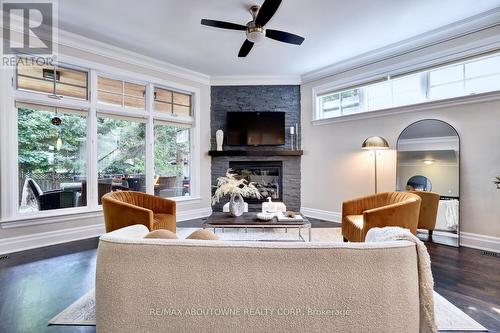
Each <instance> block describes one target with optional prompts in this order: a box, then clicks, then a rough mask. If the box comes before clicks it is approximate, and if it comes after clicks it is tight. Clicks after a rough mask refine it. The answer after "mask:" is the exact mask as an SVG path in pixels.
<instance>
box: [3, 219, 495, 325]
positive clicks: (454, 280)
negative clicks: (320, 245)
mask: <svg viewBox="0 0 500 333" xmlns="http://www.w3.org/2000/svg"><path fill="white" fill-rule="evenodd" d="M311 222H312V224H313V227H316V228H317V227H336V226H339V225H338V224H332V223H325V222H321V221H318V220H313V221H311ZM201 223H202V221H201V220H193V221H186V222H179V226H183V227H198V226H200V225H201ZM97 243H98V241H97V239H95V238H94V239H88V240H82V241H77V242H72V243H66V244H61V245H54V246H50V247H45V248H42V249H35V250H28V251H23V252H18V253H13V254H10V255H9V256H8V258H6V259H2V260H0V333H31V332H33V333H66V332H68V333H73V332H81V333H90V332H95V331H96V330H95V327H93V326H48V325H47V321H48V320H49V319H51V318H52V317H53V316H55V315H56V314H58V313H59V312H60V311H62V310H63V309H65V308H66V307H67V306H68V305H70V304H71V303H73V302H74V301H75V300H77V299H78V298H79V297H81V296H82V295H83V294H85V293H86V292H87V291H88V290H90V289H91V288H93V286H94V276H95V256H96V250H95V249H96V247H97ZM426 244H427V247H428V249H429V253H430V255H431V259H432V271H433V274H434V280H435V290H436V291H437V292H438V293H440V294H441V295H443V296H444V297H445V298H446V299H448V300H449V301H450V302H452V303H453V304H455V305H456V306H457V307H459V308H460V309H461V310H463V311H464V312H465V313H467V314H468V315H470V316H471V317H472V318H474V319H475V320H477V321H478V322H479V323H481V324H482V325H483V326H485V327H486V328H488V329H489V330H490V332H497V333H500V258H499V257H495V256H488V255H483V254H482V253H481V251H480V250H474V249H468V248H460V249H457V248H453V247H449V246H444V245H438V244H433V243H426Z"/></svg>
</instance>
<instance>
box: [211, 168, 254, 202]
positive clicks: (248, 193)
mask: <svg viewBox="0 0 500 333" xmlns="http://www.w3.org/2000/svg"><path fill="white" fill-rule="evenodd" d="M236 176H237V174H236V173H233V169H227V171H226V175H225V176H223V177H219V178H217V186H216V187H217V190H215V193H214V195H213V196H212V205H215V204H216V203H218V202H219V201H220V199H222V198H223V197H224V196H226V195H228V194H229V195H230V196H231V195H233V194H235V193H239V194H240V195H241V196H242V197H244V198H250V197H254V198H257V199H260V198H262V196H261V194H260V192H259V190H258V189H257V188H256V187H255V185H254V183H249V182H248V181H247V180H246V179H244V178H241V179H237V178H236Z"/></svg>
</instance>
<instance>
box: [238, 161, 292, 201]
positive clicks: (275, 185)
mask: <svg viewBox="0 0 500 333" xmlns="http://www.w3.org/2000/svg"><path fill="white" fill-rule="evenodd" d="M229 167H230V168H231V169H233V170H234V173H236V174H237V175H238V176H237V177H240V178H245V179H246V180H247V181H248V182H252V183H254V184H255V187H257V189H258V190H259V192H260V194H261V195H262V198H261V199H257V198H245V201H246V202H248V203H261V202H264V201H267V198H268V197H271V199H272V200H273V201H282V200H283V162H281V161H262V162H259V161H251V162H250V161H245V162H236V161H235V162H229Z"/></svg>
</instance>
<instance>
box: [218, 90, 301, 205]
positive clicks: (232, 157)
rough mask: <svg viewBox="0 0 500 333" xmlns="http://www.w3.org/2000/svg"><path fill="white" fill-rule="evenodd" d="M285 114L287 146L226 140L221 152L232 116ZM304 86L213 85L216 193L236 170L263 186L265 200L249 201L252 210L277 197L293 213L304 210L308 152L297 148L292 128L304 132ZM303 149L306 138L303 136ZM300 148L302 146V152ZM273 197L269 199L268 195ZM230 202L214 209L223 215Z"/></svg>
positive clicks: (224, 199) (224, 200) (261, 188)
mask: <svg viewBox="0 0 500 333" xmlns="http://www.w3.org/2000/svg"><path fill="white" fill-rule="evenodd" d="M238 111H241V112H248V111H250V112H255V111H258V112H274V111H277V112H285V128H286V132H285V144H284V145H278V146H229V145H227V144H226V142H225V141H226V138H224V147H223V150H224V151H221V152H218V151H216V146H217V145H216V142H215V133H216V131H217V130H219V129H221V130H223V131H224V133H226V131H227V128H226V120H227V113H228V112H238ZM300 118H301V117H300V86H298V85H271V86H258V85H255V86H212V87H211V112H210V127H211V151H210V152H209V155H210V156H211V158H212V179H211V181H212V186H213V187H212V194H213V193H214V192H215V187H214V185H216V184H217V178H218V177H221V176H224V175H225V174H226V171H227V169H229V168H232V169H234V170H235V171H237V173H238V174H241V175H242V176H244V177H245V178H247V179H248V180H250V181H252V182H255V183H257V184H258V186H257V187H258V188H259V190H260V191H261V193H262V194H263V196H264V198H263V199H261V200H255V199H250V198H245V201H246V202H247V203H248V206H249V210H250V211H260V210H261V208H262V202H263V201H265V200H267V199H266V198H267V197H268V196H271V197H272V198H273V199H272V200H273V201H281V202H283V203H285V205H286V206H287V209H289V210H295V211H299V210H300V190H301V189H300V181H301V174H300V161H301V155H302V151H300V150H299V151H297V150H294V149H292V148H291V147H292V144H291V140H292V139H291V135H290V131H289V128H290V127H291V126H295V125H296V124H297V125H298V128H299V133H300ZM297 141H298V147H300V146H301V142H300V136H299V137H298V138H297ZM299 149H300V148H299ZM266 194H267V195H266ZM228 200H229V198H227V197H226V198H223V199H222V200H221V202H220V203H218V204H216V205H214V206H213V207H212V208H213V211H214V212H217V211H222V206H223V205H224V204H225V203H226V202H228Z"/></svg>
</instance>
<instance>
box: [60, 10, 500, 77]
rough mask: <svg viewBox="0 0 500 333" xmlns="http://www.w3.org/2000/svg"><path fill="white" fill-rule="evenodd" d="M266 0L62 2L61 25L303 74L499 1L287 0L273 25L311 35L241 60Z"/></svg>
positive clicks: (213, 68)
mask: <svg viewBox="0 0 500 333" xmlns="http://www.w3.org/2000/svg"><path fill="white" fill-rule="evenodd" d="M262 2H263V0H254V1H252V0H203V1H200V0H163V1H161V0H143V1H136V0H86V1H83V0H63V1H59V27H60V28H61V29H63V30H67V31H69V32H73V33H76V34H79V35H82V36H84V37H88V38H91V39H95V40H98V41H101V42H105V43H108V44H111V45H115V46H118V47H122V48H126V49H128V50H131V51H135V52H138V53H141V54H144V55H147V56H151V57H154V58H156V59H159V60H163V61H166V62H169V63H172V64H174V65H178V66H182V67H185V68H188V69H191V70H195V71H198V72H201V73H204V74H207V75H211V76H226V75H227V76H239V75H242V76H243V75H301V74H305V73H307V72H310V71H313V70H316V69H319V68H322V67H325V66H328V65H331V64H334V63H338V62H340V61H343V60H346V59H349V58H352V57H354V56H356V55H360V54H362V53H365V52H369V51H371V50H375V49H378V48H380V47H384V46H387V45H389V44H392V43H396V42H399V41H402V40H405V39H408V38H411V37H414V36H416V35H419V34H422V33H425V32H427V31H430V30H433V29H436V28H439V27H442V26H444V25H447V24H450V23H453V22H456V21H459V20H462V19H465V18H467V17H470V16H473V15H476V14H479V13H481V12H485V11H487V10H490V9H493V8H495V7H499V6H500V0H476V1H471V0H439V1H437V0H377V1H373V0H350V1H345V0H310V1H303V0H283V2H282V4H281V7H280V8H279V9H278V12H277V13H276V15H275V16H274V17H273V18H272V19H271V21H270V22H269V23H268V24H267V27H268V28H273V29H278V30H284V31H289V32H292V33H295V34H298V35H302V36H304V37H305V38H306V40H305V42H304V43H303V44H302V46H294V45H287V44H283V43H280V42H277V41H274V40H270V39H266V40H265V41H264V42H263V43H261V44H258V45H255V46H254V48H253V50H252V51H251V52H250V54H249V56H247V57H246V58H238V57H237V54H238V50H239V48H240V46H241V44H242V43H243V41H244V39H245V34H244V32H242V31H229V30H223V29H216V28H211V27H205V26H202V25H201V24H200V20H201V19H202V18H210V19H217V20H226V21H230V22H234V23H240V24H245V23H246V22H248V21H249V20H250V14H249V13H248V12H247V9H248V8H249V7H250V6H251V5H252V4H261V3H262Z"/></svg>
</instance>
